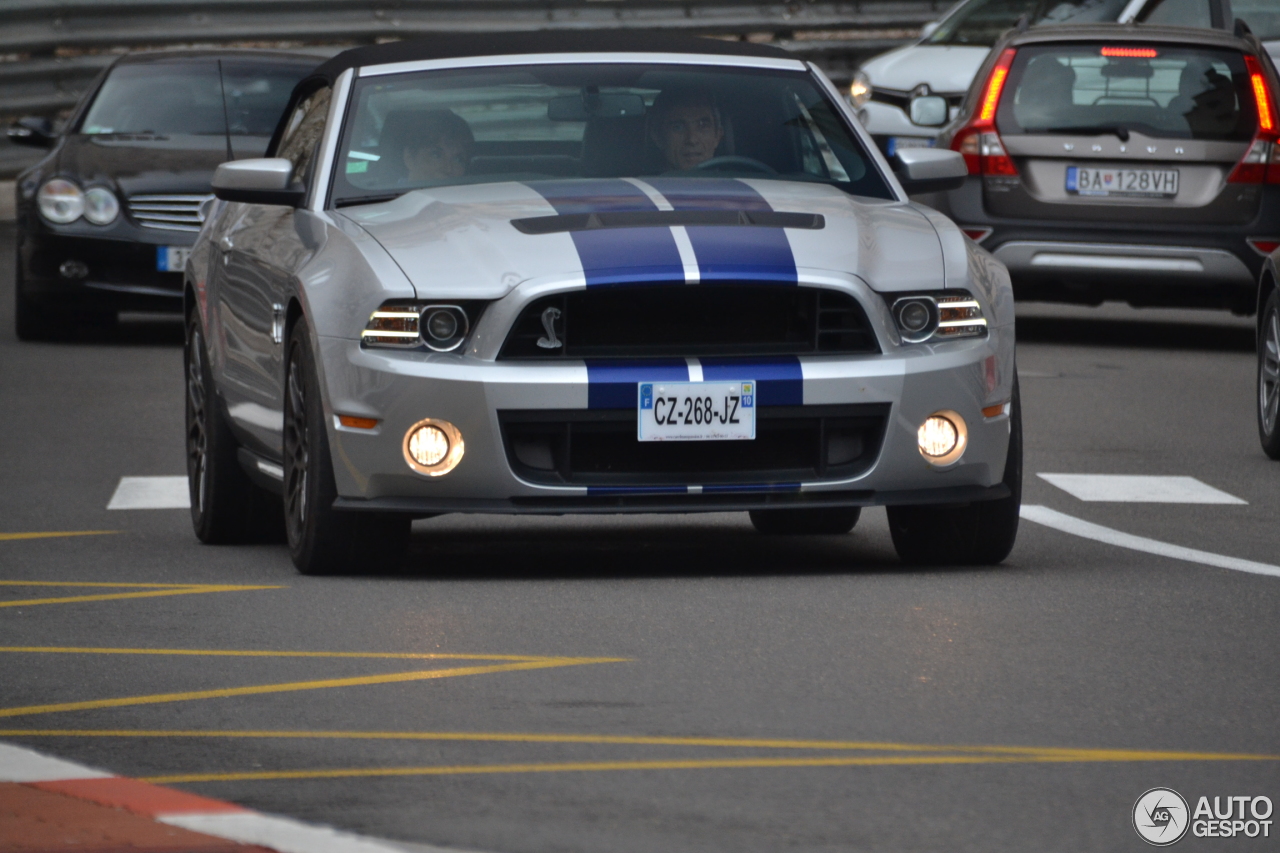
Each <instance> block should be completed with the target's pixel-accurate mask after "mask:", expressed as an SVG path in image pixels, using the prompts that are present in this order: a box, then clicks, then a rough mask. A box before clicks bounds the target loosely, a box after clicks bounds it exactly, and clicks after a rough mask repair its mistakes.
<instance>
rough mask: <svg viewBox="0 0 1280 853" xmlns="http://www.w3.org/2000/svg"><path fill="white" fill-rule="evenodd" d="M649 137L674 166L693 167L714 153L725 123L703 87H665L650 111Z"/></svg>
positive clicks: (708, 158)
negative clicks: (672, 88) (666, 88)
mask: <svg viewBox="0 0 1280 853" xmlns="http://www.w3.org/2000/svg"><path fill="white" fill-rule="evenodd" d="M649 138H650V139H651V140H653V144H654V145H655V146H657V148H658V150H659V151H661V152H662V156H663V157H665V158H666V160H667V163H668V164H670V165H671V166H672V167H673V168H676V169H682V170H684V169H693V168H695V167H697V166H699V165H701V164H703V163H705V162H707V161H708V160H710V159H711V158H712V157H715V156H716V148H717V147H719V145H720V141H721V140H722V139H724V124H723V123H722V122H721V120H720V109H719V108H718V107H717V106H716V102H715V98H714V97H713V96H712V94H711V93H710V92H708V91H706V90H704V89H674V90H671V89H668V90H665V91H663V92H662V93H661V94H660V95H658V97H657V99H655V100H654V102H653V106H652V107H651V108H650V110H649Z"/></svg>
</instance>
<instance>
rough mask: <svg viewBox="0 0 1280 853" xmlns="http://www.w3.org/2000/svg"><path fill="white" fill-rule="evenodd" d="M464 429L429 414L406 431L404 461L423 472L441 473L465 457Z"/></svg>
mask: <svg viewBox="0 0 1280 853" xmlns="http://www.w3.org/2000/svg"><path fill="white" fill-rule="evenodd" d="M463 452H464V449H463V444H462V433H460V432H458V428H457V427H455V426H454V425H453V424H451V423H449V422H448V421H441V420H436V419H435V418H427V419H426V420H422V421H418V422H417V423H416V424H414V425H413V426H411V427H409V431H408V432H406V433H405V434H404V461H405V462H407V463H409V467H410V468H412V469H413V470H415V471H417V472H418V473H419V474H426V475H427V476H429V477H439V476H441V475H443V474H448V473H449V472H450V471H452V470H453V469H454V468H456V467H457V465H458V463H459V462H460V461H462V454H463Z"/></svg>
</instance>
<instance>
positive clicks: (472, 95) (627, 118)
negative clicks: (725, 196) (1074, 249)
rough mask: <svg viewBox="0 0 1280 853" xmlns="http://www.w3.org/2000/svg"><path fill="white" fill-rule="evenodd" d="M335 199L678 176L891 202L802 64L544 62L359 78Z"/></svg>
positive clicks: (352, 200) (886, 189) (351, 200)
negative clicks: (788, 183) (808, 185)
mask: <svg viewBox="0 0 1280 853" xmlns="http://www.w3.org/2000/svg"><path fill="white" fill-rule="evenodd" d="M353 101H354V106H353V109H351V110H350V112H349V113H348V117H347V124H346V127H345V129H344V133H343V142H342V148H341V151H340V160H339V163H340V164H341V165H340V167H339V168H338V169H337V170H335V171H336V172H337V175H336V178H335V186H334V200H335V203H336V204H343V203H344V202H345V203H348V204H350V203H355V202H358V201H362V200H366V199H367V200H374V199H378V198H382V199H385V198H387V197H388V196H394V195H398V194H400V193H403V192H406V191H408V190H410V189H416V188H422V187H435V186H443V185H449V184H476V183H492V182H500V181H525V180H539V179H548V178H620V177H640V176H646V175H664V174H680V175H687V176H690V177H700V176H701V177H720V178H723V177H726V176H733V177H755V178H775V179H782V180H792V181H806V182H818V183H827V184H833V185H835V186H838V187H839V188H840V189H842V190H844V191H846V192H850V193H853V194H857V195H865V196H873V197H876V198H892V197H893V195H892V193H891V192H890V190H889V187H888V186H887V185H886V184H885V182H884V181H883V179H881V177H880V176H879V174H878V173H877V172H876V170H875V169H874V168H873V166H872V164H871V160H870V158H869V157H868V155H867V153H866V151H865V150H864V149H863V147H862V145H861V144H860V143H859V142H858V140H857V138H856V137H855V136H854V135H853V133H852V132H851V131H850V129H849V128H848V127H847V126H846V125H845V123H844V121H843V120H842V119H841V117H840V115H839V113H838V112H837V111H836V108H835V106H834V105H833V104H832V103H831V102H830V101H829V100H828V99H827V98H826V97H825V96H824V95H823V94H822V93H821V92H820V91H819V90H818V88H817V87H816V86H815V85H814V82H813V80H812V78H810V77H809V76H808V75H807V74H805V73H803V72H785V71H762V70H756V69H723V68H710V67H701V66H699V67H694V66H664V65H586V64H583V65H543V66H527V67H510V66H508V67H501V68H483V69H466V70H458V71H430V72H417V73H409V74H396V75H389V76H383V77H364V78H361V79H360V80H359V81H358V82H357V84H356V87H355V92H354V95H353Z"/></svg>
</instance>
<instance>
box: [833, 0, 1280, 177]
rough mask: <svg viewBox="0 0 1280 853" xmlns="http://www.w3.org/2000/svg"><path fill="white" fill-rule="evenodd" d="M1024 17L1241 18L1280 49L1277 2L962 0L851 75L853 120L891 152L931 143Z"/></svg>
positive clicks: (1216, 21) (1039, 21) (1173, 21)
mask: <svg viewBox="0 0 1280 853" xmlns="http://www.w3.org/2000/svg"><path fill="white" fill-rule="evenodd" d="M1024 15H1026V16H1027V18H1028V21H1029V22H1030V23H1032V24H1034V25H1045V24H1061V23H1067V22H1070V23H1075V24H1083V23H1094V22H1097V23H1103V22H1111V21H1116V22H1119V23H1128V22H1136V23H1144V24H1162V25H1173V26H1190V27H1216V28H1222V29H1226V28H1230V26H1231V22H1232V21H1234V20H1235V17H1233V15H1234V16H1236V17H1239V18H1241V19H1243V20H1244V21H1245V22H1246V23H1247V24H1248V25H1249V26H1250V28H1251V29H1252V30H1253V32H1254V34H1255V35H1257V36H1258V38H1259V39H1261V40H1262V41H1263V43H1264V44H1265V46H1266V48H1267V52H1268V53H1270V54H1271V56H1272V57H1273V58H1274V57H1275V56H1276V55H1277V52H1280V2H1278V0H1235V3H1234V6H1233V4H1232V3H1231V2H1230V0H964V2H961V3H959V4H957V5H956V6H955V7H953V8H952V10H951V11H950V12H949V13H947V15H946V16H945V17H943V18H942V20H940V21H938V22H937V23H933V24H928V25H926V26H925V28H924V35H923V37H922V38H921V39H920V41H918V42H916V43H914V44H909V45H905V46H903V47H900V48H898V49H896V50H891V51H889V52H888V53H885V54H882V55H880V56H877V57H876V58H875V59H872V60H871V61H869V62H867V63H866V64H865V65H863V66H862V68H861V69H859V71H858V72H857V74H856V75H855V76H854V80H853V84H852V86H851V87H850V89H849V98H850V101H851V102H852V103H853V105H854V106H855V107H857V108H858V118H859V119H860V120H861V121H862V124H863V126H864V127H866V128H867V130H869V131H870V132H871V135H872V137H873V138H874V139H875V140H876V142H877V143H878V144H879V145H880V147H881V148H882V149H883V150H884V152H885V153H886V154H887V155H889V156H890V157H892V156H893V154H894V153H895V152H896V151H897V150H899V149H901V148H924V147H932V146H933V144H934V139H935V137H936V136H937V135H938V130H939V128H941V127H942V125H944V124H946V123H947V122H948V121H950V120H951V119H953V118H955V116H956V114H957V113H958V112H959V109H960V102H961V101H963V100H964V95H965V92H967V91H968V89H969V84H970V83H972V82H973V76H974V74H976V73H977V72H978V68H979V66H981V65H982V62H983V60H984V59H986V58H987V53H988V52H990V50H991V45H993V44H995V41H996V39H997V38H999V36H1000V35H1001V34H1002V33H1003V32H1004V31H1005V30H1008V29H1009V28H1010V27H1012V26H1014V25H1015V24H1016V23H1017V22H1018V20H1019V19H1020V18H1021V17H1022V16H1024Z"/></svg>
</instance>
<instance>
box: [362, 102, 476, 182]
mask: <svg viewBox="0 0 1280 853" xmlns="http://www.w3.org/2000/svg"><path fill="white" fill-rule="evenodd" d="M475 144H476V141H475V137H474V136H473V135H472V133H471V127H470V126H469V125H468V124H467V122H466V121H465V120H464V119H462V118H460V117H459V116H458V115H457V114H455V113H454V112H452V111H451V110H398V111H396V112H393V113H391V114H390V115H388V116H387V118H386V121H385V122H384V123H383V126H382V138H381V140H380V141H379V146H378V147H379V148H380V149H382V150H384V151H386V152H387V154H386V155H384V156H387V157H389V158H392V159H391V160H390V162H389V163H388V166H389V167H390V169H391V170H392V171H393V172H401V170H400V168H399V167H401V166H403V172H401V173H400V174H399V175H396V176H395V177H396V179H397V182H398V183H403V184H420V183H422V182H424V181H434V180H440V179H442V178H458V177H461V176H463V175H465V174H466V173H467V168H468V167H469V166H470V165H471V154H472V151H473V150H474V149H475ZM397 150H398V151H399V158H398V159H399V161H400V162H398V163H397V162H396V153H395V152H396V151H397Z"/></svg>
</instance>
